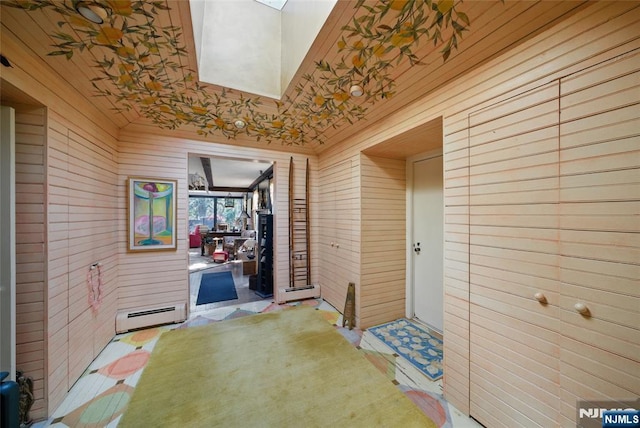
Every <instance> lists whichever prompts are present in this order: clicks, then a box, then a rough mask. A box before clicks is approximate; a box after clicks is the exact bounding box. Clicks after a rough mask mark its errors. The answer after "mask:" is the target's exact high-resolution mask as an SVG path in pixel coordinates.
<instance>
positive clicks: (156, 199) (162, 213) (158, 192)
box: [127, 177, 177, 251]
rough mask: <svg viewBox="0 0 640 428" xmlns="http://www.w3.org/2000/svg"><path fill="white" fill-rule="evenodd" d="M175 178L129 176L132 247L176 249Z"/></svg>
mask: <svg viewBox="0 0 640 428" xmlns="http://www.w3.org/2000/svg"><path fill="white" fill-rule="evenodd" d="M176 186H177V183H176V181H175V180H162V179H155V178H132V177H130V178H129V179H128V192H129V199H128V201H129V205H128V207H129V239H128V248H127V249H128V250H129V251H150V250H175V249H176V248H177V247H176Z"/></svg>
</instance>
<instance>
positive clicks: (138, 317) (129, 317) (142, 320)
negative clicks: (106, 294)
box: [116, 303, 187, 333]
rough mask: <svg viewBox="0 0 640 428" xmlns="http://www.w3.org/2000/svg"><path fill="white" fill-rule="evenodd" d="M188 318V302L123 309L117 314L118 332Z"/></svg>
mask: <svg viewBox="0 0 640 428" xmlns="http://www.w3.org/2000/svg"><path fill="white" fill-rule="evenodd" d="M186 319H187V304H186V303H178V304H176V305H171V306H163V307H161V308H149V309H135V310H129V311H121V312H118V314H117V315H116V333H124V332H126V331H129V330H135V329H138V328H145V327H151V326H154V325H160V324H171V323H177V322H182V321H184V320H186Z"/></svg>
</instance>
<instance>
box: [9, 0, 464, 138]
mask: <svg viewBox="0 0 640 428" xmlns="http://www.w3.org/2000/svg"><path fill="white" fill-rule="evenodd" d="M77 1H78V0H64V1H60V0H43V1H35V0H12V1H10V2H7V3H5V5H9V6H12V7H17V8H22V9H24V10H26V11H29V12H31V13H36V11H37V10H42V9H51V10H53V11H55V12H57V13H58V14H59V15H60V21H59V23H58V28H59V31H56V32H55V33H54V34H50V36H51V37H52V39H53V40H54V41H55V43H54V45H53V48H52V50H51V51H50V52H49V55H50V56H60V57H65V58H67V59H71V58H73V57H74V56H75V55H81V54H82V53H83V52H85V51H91V52H92V54H93V57H92V58H96V59H95V66H97V68H98V69H99V70H100V75H99V76H98V77H96V78H94V79H93V81H92V85H93V87H94V89H95V95H96V96H105V97H109V98H110V99H111V100H113V103H114V105H115V106H117V107H115V110H116V111H131V110H134V111H136V112H138V113H139V114H140V115H142V116H144V117H146V118H148V119H150V120H151V121H152V122H153V123H155V124H157V125H158V126H160V127H163V128H168V129H176V128H180V127H183V126H194V127H196V128H197V132H198V133H199V134H201V135H205V136H209V135H211V136H224V137H226V138H228V139H233V138H236V137H237V136H238V135H239V134H240V133H242V134H246V135H248V136H249V137H252V138H255V139H256V140H257V141H265V142H268V143H270V142H273V141H280V142H282V143H283V144H287V145H304V144H306V143H310V142H316V143H320V144H322V142H323V132H324V130H326V129H328V128H338V127H341V126H343V125H345V124H351V123H355V122H357V121H359V120H361V119H363V118H364V116H365V114H366V113H367V110H368V109H369V108H370V107H371V106H372V105H374V104H375V103H376V102H382V101H384V100H385V99H388V98H391V97H392V96H393V95H394V93H395V91H396V79H395V78H394V70H395V69H396V68H397V67H398V66H399V65H401V64H407V63H408V64H410V65H411V66H420V65H422V63H421V58H419V56H418V55H417V54H416V50H417V49H418V48H419V45H420V43H422V44H426V43H432V44H433V45H434V46H442V48H441V57H442V59H443V60H444V61H446V60H447V59H448V58H449V57H450V55H451V54H452V52H453V51H455V50H456V49H457V47H458V42H459V40H460V38H461V37H462V35H463V33H464V32H465V31H466V30H467V29H468V28H469V26H470V24H471V23H470V20H469V18H468V16H467V15H466V14H465V13H464V12H462V11H461V10H460V8H461V6H462V4H463V3H462V2H461V1H459V2H454V1H453V0H439V1H438V0H381V1H375V2H366V1H365V0H358V1H356V2H354V8H355V13H354V15H353V19H352V20H351V22H350V23H349V24H347V25H345V26H343V27H342V29H341V32H342V33H341V36H340V38H339V41H338V42H337V44H336V46H335V51H336V53H337V54H338V55H337V56H336V57H335V58H337V59H336V60H335V61H332V62H331V63H330V62H327V61H326V60H323V59H318V60H317V61H316V63H315V68H314V70H313V72H311V73H306V74H304V75H303V76H302V80H301V82H300V83H299V84H298V85H297V86H296V87H295V93H296V97H295V99H293V98H291V97H285V99H283V100H274V99H271V98H266V97H259V96H249V95H248V94H245V93H242V92H241V91H234V90H231V89H225V88H222V90H221V91H220V90H213V89H212V87H211V86H209V85H206V84H203V83H200V82H197V81H196V79H195V72H194V71H193V70H190V69H189V68H188V67H187V66H186V65H184V64H185V63H186V61H181V60H180V59H181V58H182V57H186V56H187V54H188V52H187V50H186V48H185V44H184V40H183V31H182V29H181V28H179V27H177V26H171V25H168V26H167V25H161V24H160V23H161V22H167V21H169V20H167V19H162V17H163V14H167V13H168V11H169V10H170V6H171V3H170V2H165V1H130V0H99V1H96V3H98V4H100V5H102V6H104V7H105V8H106V9H107V10H108V11H109V13H108V15H107V16H106V18H105V20H104V22H103V23H102V24H100V25H98V24H95V23H92V22H90V21H88V20H86V19H84V18H83V17H81V16H80V15H78V13H77V12H76V10H75V6H76V3H77ZM354 82H356V83H358V84H360V85H361V86H362V87H363V88H364V94H363V98H358V99H354V98H353V97H352V96H351V95H350V93H349V88H350V86H351V85H352V84H353V83H354ZM268 104H270V105H271V104H272V105H273V106H274V107H275V113H266V112H265V109H263V107H264V106H265V105H268ZM271 111H273V110H271ZM237 119H242V120H243V121H244V122H245V123H246V126H245V127H244V128H242V129H238V128H237V127H235V126H234V122H235V121H236V120H237Z"/></svg>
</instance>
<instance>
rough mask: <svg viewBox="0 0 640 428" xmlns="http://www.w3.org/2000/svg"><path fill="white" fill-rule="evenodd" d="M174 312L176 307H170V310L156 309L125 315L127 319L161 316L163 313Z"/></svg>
mask: <svg viewBox="0 0 640 428" xmlns="http://www.w3.org/2000/svg"><path fill="white" fill-rule="evenodd" d="M175 310H176V307H175V306H171V307H170V308H158V309H149V310H148V311H138V312H129V313H128V314H127V318H135V317H143V316H145V315H152V314H161V313H163V312H173V311H175Z"/></svg>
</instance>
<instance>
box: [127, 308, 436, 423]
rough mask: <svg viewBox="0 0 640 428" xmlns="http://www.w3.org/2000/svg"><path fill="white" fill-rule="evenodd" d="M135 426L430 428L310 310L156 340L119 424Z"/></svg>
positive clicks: (226, 323) (227, 323)
mask: <svg viewBox="0 0 640 428" xmlns="http://www.w3.org/2000/svg"><path fill="white" fill-rule="evenodd" d="M292 332H293V333H292ZM301 379H303V381H301ZM141 421H144V423H145V425H146V426H154V427H161V426H166V427H173V426H228V427H236V426H237V427H240V426H243V427H244V426H247V427H254V426H265V427H272V426H283V427H284V426H317V427H326V426H350V427H354V426H362V427H372V426H385V427H395V426H397V427H412V426H415V427H430V426H436V425H435V424H434V423H433V421H432V420H430V419H429V418H428V417H427V416H425V415H424V413H422V412H421V411H420V409H419V408H418V407H416V406H415V405H414V404H413V403H411V401H410V400H409V399H408V398H407V397H406V396H405V395H404V394H403V393H402V392H401V391H400V390H399V389H398V388H397V387H396V386H395V385H394V384H393V383H392V382H390V381H389V380H388V379H387V378H386V377H385V376H384V375H383V374H381V373H380V372H379V371H378V370H376V368H375V367H374V366H373V365H371V364H370V363H369V362H368V361H367V359H366V358H365V357H364V356H363V355H362V354H361V353H360V352H358V351H357V350H356V349H355V348H354V347H353V346H351V345H350V344H349V342H348V341H346V340H345V339H344V338H343V336H342V335H341V334H340V333H338V332H337V331H336V329H335V328H334V327H332V326H331V325H330V324H329V323H327V322H326V320H325V319H324V318H323V317H322V315H320V314H319V313H318V312H317V311H315V310H314V309H311V308H308V307H300V308H295V309H288V310H283V311H276V312H271V313H268V314H261V315H255V316H249V317H243V318H238V319H234V320H229V321H224V322H220V323H214V324H210V325H206V326H201V327H194V328H189V329H184V330H173V331H170V332H167V333H165V334H164V335H162V337H161V338H160V340H159V342H158V344H157V345H156V348H155V350H154V353H153V355H152V357H151V360H150V361H149V363H148V365H147V367H146V369H145V371H144V373H143V374H142V377H141V379H140V381H139V383H138V385H137V387H136V389H135V392H134V395H133V397H132V399H131V402H130V403H129V406H128V408H127V411H126V412H125V414H124V416H123V417H122V419H121V421H120V423H119V424H118V426H119V427H133V426H136V427H137V426H140V425H139V424H140V422H141Z"/></svg>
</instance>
